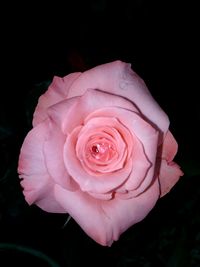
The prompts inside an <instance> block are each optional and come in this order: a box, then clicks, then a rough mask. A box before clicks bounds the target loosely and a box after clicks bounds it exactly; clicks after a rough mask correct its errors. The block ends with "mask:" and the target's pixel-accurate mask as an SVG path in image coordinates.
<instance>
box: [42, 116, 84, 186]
mask: <svg viewBox="0 0 200 267" xmlns="http://www.w3.org/2000/svg"><path fill="white" fill-rule="evenodd" d="M48 126H49V131H48V136H47V138H46V140H45V142H44V144H43V146H44V148H43V153H44V157H45V164H46V168H47V170H48V173H49V174H50V176H51V178H52V179H53V180H54V182H55V183H58V184H60V185H61V186H63V187H64V188H66V189H68V190H76V189H77V188H79V187H78V185H77V184H76V183H75V181H74V180H73V179H72V178H71V177H70V175H69V174H68V172H67V170H66V168H65V164H64V160H63V147H64V144H65V141H66V136H65V135H64V134H63V133H62V132H61V131H60V129H58V128H57V126H56V124H55V123H54V122H52V121H51V122H50V123H49V125H48ZM68 153H69V152H68Z"/></svg>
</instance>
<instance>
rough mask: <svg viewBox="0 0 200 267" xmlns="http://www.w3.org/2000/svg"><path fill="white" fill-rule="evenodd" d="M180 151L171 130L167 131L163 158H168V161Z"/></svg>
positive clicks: (163, 146)
mask: <svg viewBox="0 0 200 267" xmlns="http://www.w3.org/2000/svg"><path fill="white" fill-rule="evenodd" d="M177 151H178V144H177V142H176V140H175V138H174V137H173V135H172V133H171V132H170V131H168V132H167V134H166V136H165V138H164V142H163V145H162V152H161V153H162V155H161V158H163V159H166V160H167V161H168V162H170V161H172V160H173V159H174V156H175V155H176V153H177Z"/></svg>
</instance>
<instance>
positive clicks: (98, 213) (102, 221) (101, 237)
mask: <svg viewBox="0 0 200 267" xmlns="http://www.w3.org/2000/svg"><path fill="white" fill-rule="evenodd" d="M55 196H56V199H57V201H58V202H59V203H60V204H61V205H62V207H63V208H64V209H65V210H66V212H68V213H69V214H70V215H71V216H72V217H73V218H74V219H75V220H76V222H77V223H78V224H79V225H80V226H81V227H82V229H83V230H84V231H85V232H86V233H87V234H88V235H89V236H90V237H91V238H93V239H94V240H95V241H96V242H98V243H99V244H101V245H104V246H110V245H111V244H112V242H113V241H115V240H117V239H118V238H119V236H120V234H122V233H123V232H124V231H125V230H126V229H128V228H129V227H130V226H132V225H133V224H135V223H137V222H139V221H141V220H142V219H143V218H144V217H145V216H146V215H147V214H148V213H149V211H150V210H151V209H152V208H153V207H154V205H155V203H156V201H157V199H158V197H159V185H158V180H156V181H155V182H154V184H153V185H152V186H151V187H150V188H149V189H148V190H147V191H145V193H143V194H141V195H140V196H138V197H136V198H132V199H128V200H121V199H116V198H115V199H113V200H109V201H103V200H95V199H93V198H92V197H90V196H89V195H87V194H86V193H83V192H81V191H77V192H75V193H73V192H68V191H66V190H64V189H63V188H61V187H60V186H58V185H56V186H55Z"/></svg>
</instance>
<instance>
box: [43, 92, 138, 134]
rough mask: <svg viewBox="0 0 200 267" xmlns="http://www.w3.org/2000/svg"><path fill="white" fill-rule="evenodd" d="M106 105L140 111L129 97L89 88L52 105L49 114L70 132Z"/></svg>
mask: <svg viewBox="0 0 200 267" xmlns="http://www.w3.org/2000/svg"><path fill="white" fill-rule="evenodd" d="M104 107H120V108H124V109H128V110H132V111H135V112H139V111H138V110H137V108H136V107H135V106H134V105H133V104H132V102H130V101H128V100H127V99H124V98H122V97H119V96H116V95H111V94H108V93H105V92H101V91H98V90H92V89H88V90H87V91H86V92H85V93H84V95H83V96H81V97H73V98H70V99H67V100H65V101H62V102H60V103H58V104H56V105H53V106H51V107H50V108H49V109H48V114H49V116H50V117H51V118H52V119H53V120H54V121H55V122H56V123H57V124H58V126H59V127H60V128H61V129H62V131H63V133H65V134H68V133H71V131H72V130H73V129H74V128H75V127H77V126H79V125H81V124H83V122H84V120H85V118H86V117H87V116H88V115H89V114H91V113H92V112H94V111H95V110H97V109H101V108H104ZM77 111H78V112H77ZM104 115H106V114H104ZM72 117H73V120H72V119H71V118H72Z"/></svg>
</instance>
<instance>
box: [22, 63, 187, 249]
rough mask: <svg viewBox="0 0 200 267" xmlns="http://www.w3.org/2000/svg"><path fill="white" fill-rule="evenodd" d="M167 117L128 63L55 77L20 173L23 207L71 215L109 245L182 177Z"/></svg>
mask: <svg viewBox="0 0 200 267" xmlns="http://www.w3.org/2000/svg"><path fill="white" fill-rule="evenodd" d="M177 148H178V146H177V142H176V140H175V139H174V137H173V135H172V134H171V132H170V131H169V119H168V117H167V115H166V114H165V113H164V111H163V110H162V109H161V108H160V106H159V105H158V104H157V103H156V101H155V100H154V99H153V97H152V96H151V94H150V92H149V91H148V89H147V87H146V85H145V83H144V82H143V80H142V79H141V78H140V77H139V76H138V75H137V74H136V73H135V72H134V71H133V70H132V69H131V66H130V64H127V63H124V62H121V61H115V62H111V63H107V64H104V65H100V66H97V67H95V68H93V69H90V70H88V71H85V72H84V73H72V74H69V75H67V76H65V77H64V78H59V77H54V79H53V82H52V83H51V85H50V86H49V88H48V90H47V91H46V92H45V94H43V95H42V96H41V97H40V98H39V101H38V105H37V107H36V110H35V113H34V117H33V129H32V130H31V131H30V132H29V133H28V135H27V136H26V138H25V140H24V143H23V145H22V148H21V152H20V157H19V166H18V173H19V177H20V178H21V185H22V187H23V189H24V190H23V193H24V196H25V199H26V201H27V202H28V204H29V205H31V204H33V203H34V204H36V205H37V206H39V207H40V208H41V209H43V210H45V211H47V212H54V213H69V214H70V215H71V216H72V217H73V218H74V220H75V221H76V222H77V223H78V224H79V225H80V226H81V227H82V229H83V230H84V231H85V232H86V233H87V234H88V235H89V236H90V237H91V238H93V239H94V240H95V241H96V242H98V243H99V244H101V245H107V246H110V245H111V244H112V243H113V241H115V240H118V238H119V236H120V234H121V233H123V232H124V231H125V230H126V229H127V228H129V227H130V226H132V225H133V224H135V223H137V222H139V221H141V220H142V219H144V217H145V216H146V215H147V214H148V213H149V211H150V210H151V209H152V208H153V207H154V205H155V203H156V202H157V200H158V199H159V198H160V197H162V196H164V195H165V194H166V193H168V192H169V190H170V189H171V188H172V187H173V186H174V184H175V183H176V182H177V181H178V179H179V178H180V176H181V175H183V173H182V171H181V170H180V168H179V166H178V165H177V164H176V163H174V162H173V161H172V160H173V158H174V156H175V154H176V153H177Z"/></svg>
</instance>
